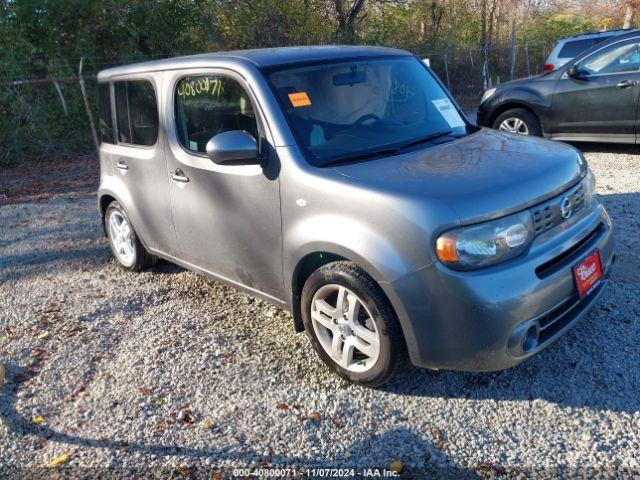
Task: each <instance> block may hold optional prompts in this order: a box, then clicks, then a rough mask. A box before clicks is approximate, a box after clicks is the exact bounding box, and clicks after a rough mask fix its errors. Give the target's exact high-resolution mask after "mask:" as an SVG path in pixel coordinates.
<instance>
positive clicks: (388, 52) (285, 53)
mask: <svg viewBox="0 0 640 480" xmlns="http://www.w3.org/2000/svg"><path fill="white" fill-rule="evenodd" d="M402 55H404V56H406V55H411V54H410V53H409V52H407V51H404V50H398V49H395V48H386V47H368V46H351V45H324V46H304V47H280V48H260V49H254V50H232V51H227V52H217V53H203V54H199V55H190V56H186V57H177V58H168V59H164V60H152V61H148V62H141V63H134V64H130V65H122V66H119V67H113V68H107V69H105V70H102V71H101V72H100V73H99V74H98V79H104V78H109V77H112V76H119V75H127V74H137V73H144V72H152V71H161V70H173V69H179V68H188V67H189V66H193V65H194V64H206V63H207V62H216V63H219V62H220V61H224V62H229V63H231V64H233V63H236V64H237V63H245V62H250V63H252V64H253V65H255V66H256V67H258V68H267V67H274V66H279V65H291V64H297V63H306V62H315V61H322V60H335V59H337V60H339V59H342V58H344V59H347V58H358V57H384V56H402Z"/></svg>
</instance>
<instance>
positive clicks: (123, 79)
mask: <svg viewBox="0 0 640 480" xmlns="http://www.w3.org/2000/svg"><path fill="white" fill-rule="evenodd" d="M141 80H144V81H146V82H148V83H150V84H151V87H152V88H153V92H154V96H155V98H156V114H157V116H158V134H157V135H156V142H155V143H154V144H153V145H140V144H136V143H127V142H121V141H120V125H119V124H118V113H117V111H116V92H115V83H116V82H133V81H141ZM110 83H111V95H112V96H111V102H112V108H113V110H112V117H113V118H114V120H115V123H114V132H115V136H116V138H115V141H116V145H118V146H122V147H128V148H141V149H144V150H152V149H154V148H157V147H158V145H159V143H160V132H161V131H162V122H161V115H160V101H161V99H160V98H159V96H158V89H157V88H156V84H155V80H154V78H153V77H152V76H149V75H144V74H143V75H131V76H129V75H125V76H121V77H112V78H111V79H110ZM127 117H128V118H129V136H131V118H130V110H129V94H128V87H127Z"/></svg>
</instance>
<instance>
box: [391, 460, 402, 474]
mask: <svg viewBox="0 0 640 480" xmlns="http://www.w3.org/2000/svg"><path fill="white" fill-rule="evenodd" d="M391 471H392V472H395V473H400V472H402V460H396V461H394V462H391Z"/></svg>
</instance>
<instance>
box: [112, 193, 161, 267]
mask: <svg viewBox="0 0 640 480" xmlns="http://www.w3.org/2000/svg"><path fill="white" fill-rule="evenodd" d="M104 227H105V230H106V232H107V238H108V239H109V246H110V247H111V253H113V256H114V257H115V259H116V260H117V261H118V263H119V264H120V266H122V267H123V268H126V269H127V270H132V271H134V272H140V271H142V270H145V269H147V268H149V267H150V266H152V265H153V264H155V263H156V262H157V261H158V258H157V257H156V256H154V255H151V254H150V253H149V252H147V250H146V249H145V248H144V246H143V245H142V243H141V242H140V239H139V238H138V235H136V232H135V230H134V229H133V225H132V224H131V221H130V220H129V217H128V216H127V213H126V212H125V211H124V208H122V206H121V205H120V204H119V203H118V202H117V201H113V202H111V203H110V204H109V206H108V207H107V209H106V211H105V213H104Z"/></svg>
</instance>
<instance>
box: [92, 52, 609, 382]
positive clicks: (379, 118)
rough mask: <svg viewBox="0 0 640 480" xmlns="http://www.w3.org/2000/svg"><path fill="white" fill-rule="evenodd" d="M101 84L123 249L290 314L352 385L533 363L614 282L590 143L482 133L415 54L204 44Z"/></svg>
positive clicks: (107, 75)
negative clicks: (411, 372) (585, 152)
mask: <svg viewBox="0 0 640 480" xmlns="http://www.w3.org/2000/svg"><path fill="white" fill-rule="evenodd" d="M98 89H99V105H100V118H99V123H100V133H101V137H102V141H101V146H100V167H101V175H100V188H99V192H98V196H99V208H100V214H101V216H102V219H103V222H104V229H105V233H106V235H107V237H108V239H109V243H110V246H111V249H112V251H113V255H114V257H115V258H116V260H117V261H118V262H119V263H120V264H121V265H122V266H123V267H125V268H127V269H130V270H135V271H139V270H142V269H145V268H147V267H150V266H151V265H153V263H154V262H155V261H156V260H157V259H164V260H167V261H169V262H173V263H175V264H178V265H180V266H182V267H184V268H187V269H190V270H194V271H196V272H200V273H202V274H203V275H207V276H209V277H212V278H215V279H217V280H220V281H222V282H226V283H229V284H231V285H233V286H235V287H237V288H239V289H242V290H244V291H246V292H248V293H249V294H252V295H255V296H257V297H260V298H261V299H264V300H266V301H268V302H271V303H273V304H275V305H277V306H279V307H281V308H284V309H288V310H290V311H291V312H292V318H293V325H292V327H293V328H295V329H296V330H297V331H300V332H302V331H306V332H307V335H308V337H309V340H310V342H311V344H312V346H313V348H314V349H315V350H316V351H317V353H318V355H319V356H320V358H321V359H322V360H323V361H324V362H325V363H326V364H327V365H328V366H329V368H331V369H333V370H334V371H335V372H337V373H338V374H339V375H341V376H343V377H344V378H346V379H348V380H350V381H352V382H357V383H360V384H364V385H369V386H376V385H380V384H382V383H384V382H385V381H387V380H388V379H389V378H390V377H391V376H392V375H393V373H394V372H396V371H397V369H398V368H401V366H402V365H403V364H404V362H405V358H406V357H407V356H408V358H409V359H410V361H411V362H413V363H414V364H415V365H419V366H422V367H427V368H431V369H453V370H469V371H492V370H499V369H504V368H509V367H512V366H514V365H516V364H518V363H520V362H522V361H523V360H525V359H526V358H528V357H530V356H532V355H534V354H536V353H538V352H540V351H541V350H542V349H544V348H545V347H547V346H549V345H550V344H551V343H553V342H554V341H555V340H557V339H558V338H559V337H561V336H562V335H563V334H564V333H566V332H567V330H568V329H569V328H571V327H572V326H573V325H574V324H575V323H576V322H577V321H578V320H579V319H580V318H581V317H583V316H584V315H585V314H586V313H587V312H588V311H589V309H590V308H591V307H592V306H593V304H594V303H595V302H596V301H597V299H598V297H600V295H601V294H602V292H603V290H604V288H605V285H606V284H607V279H608V277H609V275H610V272H611V268H612V265H613V263H614V242H613V237H612V226H611V220H610V219H609V216H608V215H607V212H606V210H605V209H604V207H603V206H602V204H601V203H600V202H599V201H598V199H597V198H596V195H595V179H594V176H593V174H592V173H591V171H590V170H589V169H588V168H587V164H586V162H585V160H584V158H583V157H582V155H581V154H580V152H579V151H577V150H576V149H575V148H573V147H571V146H568V145H563V144H559V143H552V142H550V141H546V140H542V139H537V138H530V137H522V136H516V135H512V134H508V133H503V132H497V131H492V130H487V129H481V128H478V127H477V126H475V125H473V124H472V123H470V122H469V120H468V119H467V118H466V116H465V115H464V113H463V112H462V111H461V109H460V107H459V106H458V105H457V104H456V102H455V101H454V100H453V98H452V97H451V95H450V94H449V92H447V90H446V89H445V88H444V87H443V85H442V83H441V82H440V81H439V80H438V78H437V77H436V76H435V75H434V73H433V72H432V71H431V70H430V69H429V68H428V67H427V66H426V65H425V64H424V63H423V62H422V61H420V59H418V58H417V57H415V56H414V55H412V54H410V53H408V52H405V51H401V50H393V49H386V48H372V47H341V46H325V47H294V48H278V49H266V50H247V51H236V52H225V53H216V54H205V55H198V56H191V57H184V58H177V59H171V60H161V61H152V62H147V63H140V64H136V65H128V66H123V67H117V68H111V69H108V70H104V71H102V72H101V73H100V74H99V75H98ZM256 328H259V326H256ZM594 341H597V340H596V339H594ZM275 354H277V353H276V352H274V355H275Z"/></svg>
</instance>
